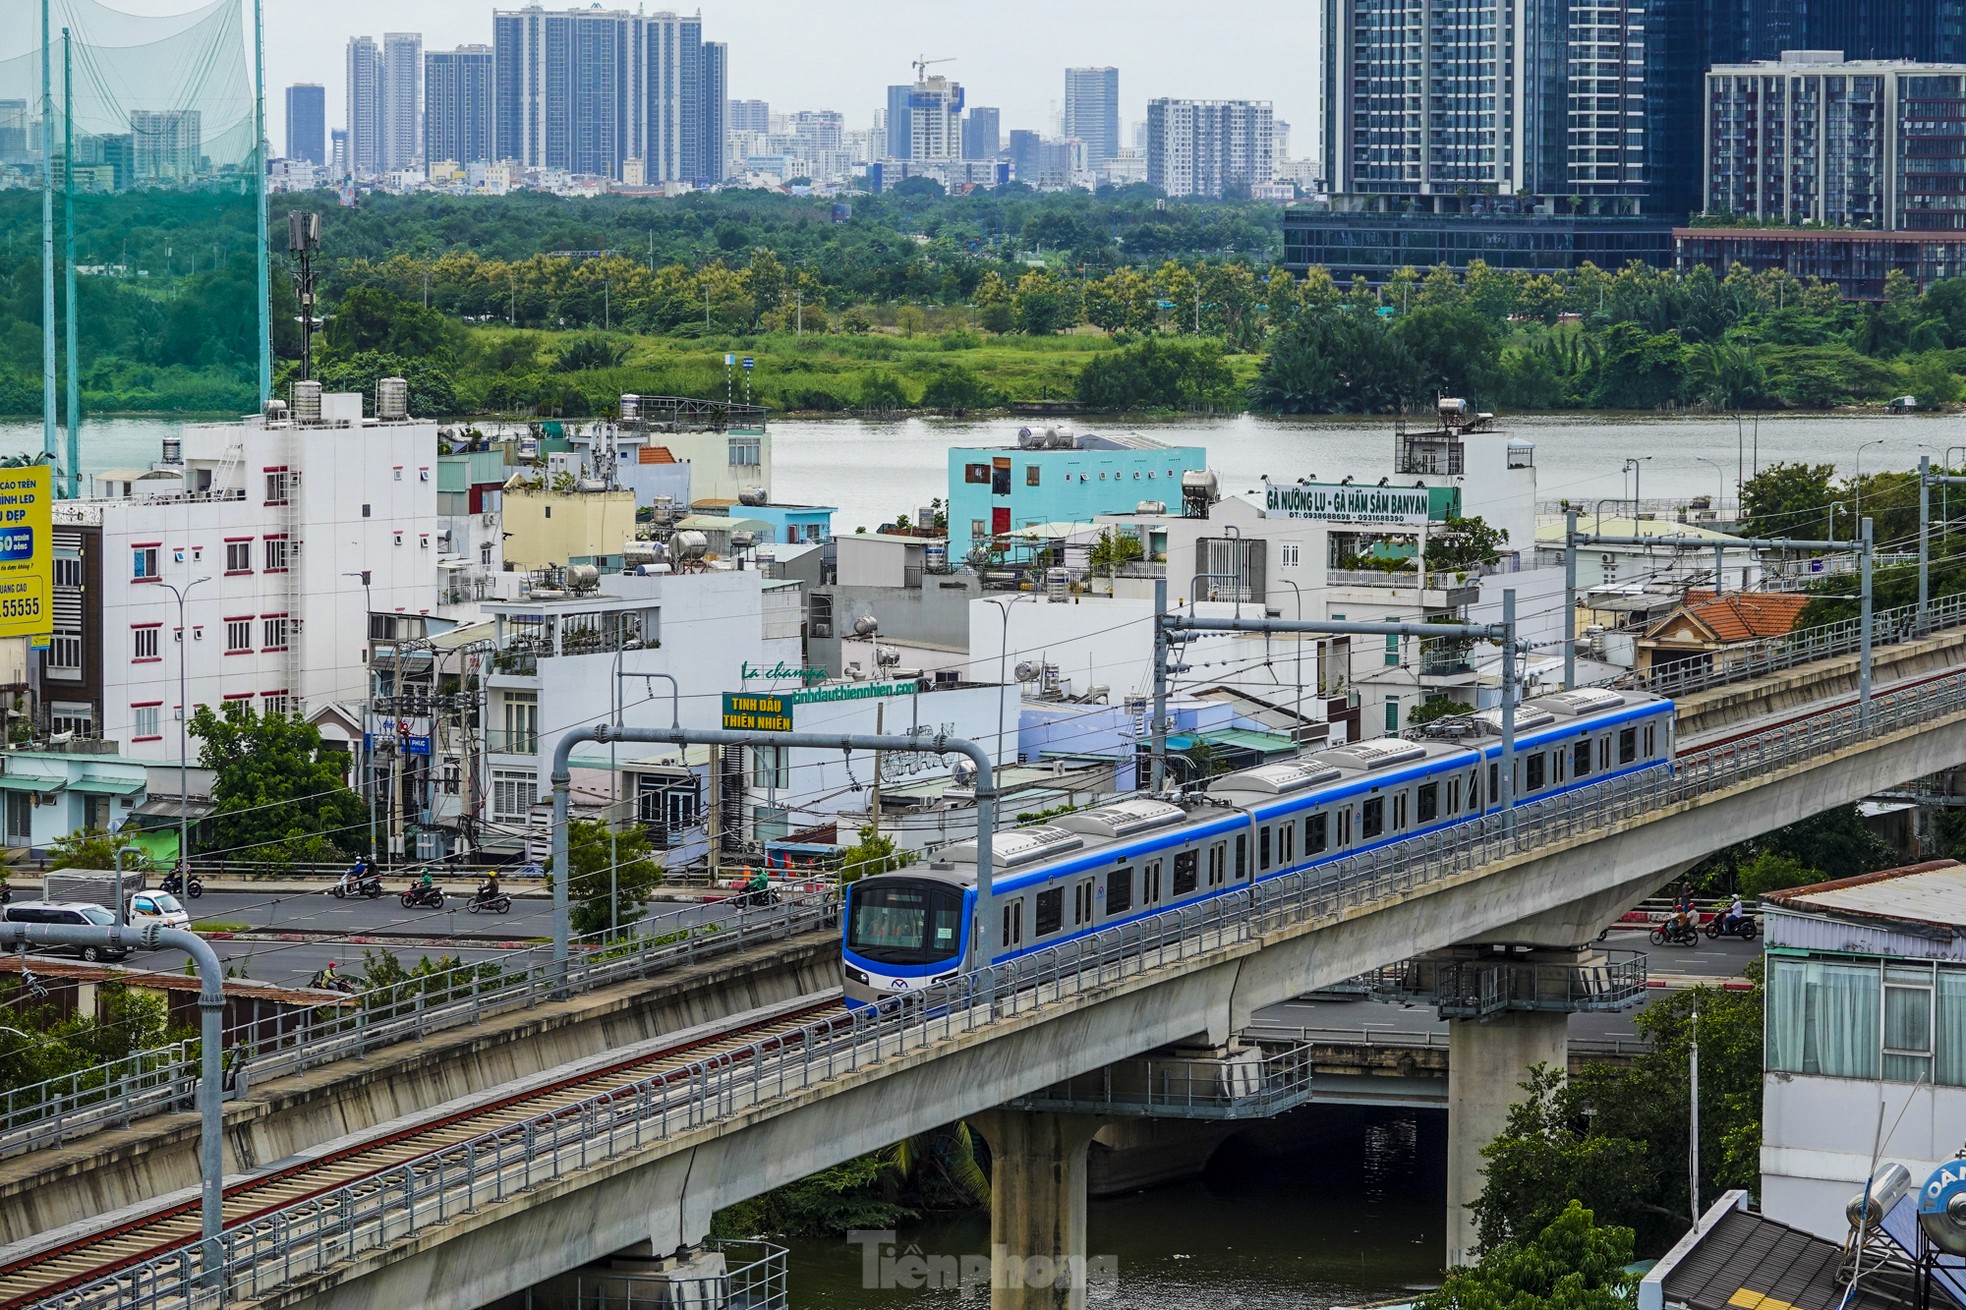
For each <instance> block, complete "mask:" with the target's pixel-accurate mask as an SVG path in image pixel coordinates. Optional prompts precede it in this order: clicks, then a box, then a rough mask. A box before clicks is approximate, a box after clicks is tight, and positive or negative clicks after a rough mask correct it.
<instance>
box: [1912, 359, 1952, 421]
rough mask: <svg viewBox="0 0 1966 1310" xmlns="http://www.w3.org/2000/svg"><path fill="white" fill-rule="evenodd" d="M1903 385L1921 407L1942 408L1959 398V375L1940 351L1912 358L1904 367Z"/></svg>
mask: <svg viewBox="0 0 1966 1310" xmlns="http://www.w3.org/2000/svg"><path fill="white" fill-rule="evenodd" d="M1905 385H1906V386H1907V387H1908V388H1909V389H1910V392H1911V394H1912V396H1914V397H1915V398H1916V399H1917V401H1918V405H1919V408H1921V409H1944V408H1945V407H1946V406H1948V405H1950V404H1952V403H1953V402H1954V401H1956V400H1958V399H1959V375H1958V374H1957V373H1955V372H1953V369H1952V361H1951V359H1949V358H1948V357H1947V356H1946V355H1945V354H1943V353H1942V352H1940V351H1936V350H1935V351H1932V352H1930V353H1929V354H1924V355H1920V356H1919V357H1918V358H1917V359H1915V360H1913V361H1912V362H1911V364H1910V366H1909V367H1908V368H1906V369H1905Z"/></svg>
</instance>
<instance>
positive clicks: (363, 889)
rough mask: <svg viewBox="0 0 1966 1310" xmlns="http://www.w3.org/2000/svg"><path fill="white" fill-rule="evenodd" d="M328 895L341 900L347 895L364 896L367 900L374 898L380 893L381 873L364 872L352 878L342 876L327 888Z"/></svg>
mask: <svg viewBox="0 0 1966 1310" xmlns="http://www.w3.org/2000/svg"><path fill="white" fill-rule="evenodd" d="M328 895H330V896H332V897H334V898H335V899H336V900H341V899H343V898H345V897H348V896H365V897H367V898H368V899H369V900H374V899H375V898H376V897H378V896H380V895H382V875H381V874H379V873H365V874H360V875H358V876H356V877H353V878H344V879H342V880H341V881H340V882H338V883H336V884H335V885H334V886H332V887H330V888H328Z"/></svg>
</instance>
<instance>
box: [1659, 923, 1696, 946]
mask: <svg viewBox="0 0 1966 1310" xmlns="http://www.w3.org/2000/svg"><path fill="white" fill-rule="evenodd" d="M1651 935H1652V944H1653V945H1654V946H1695V945H1698V944H1699V941H1700V930H1699V929H1698V928H1695V927H1693V926H1692V925H1691V924H1688V925H1686V926H1684V927H1681V926H1680V925H1679V924H1677V923H1673V922H1671V921H1670V920H1668V921H1667V922H1665V923H1662V924H1660V925H1659V926H1658V927H1656V928H1654V929H1653V930H1652V934H1651Z"/></svg>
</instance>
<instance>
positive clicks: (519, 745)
mask: <svg viewBox="0 0 1966 1310" xmlns="http://www.w3.org/2000/svg"><path fill="white" fill-rule="evenodd" d="M485 749H486V750H488V751H490V752H491V753H492V754H494V755H537V754H539V733H538V732H535V731H516V730H508V729H505V728H493V729H491V730H490V731H488V732H487V733H485Z"/></svg>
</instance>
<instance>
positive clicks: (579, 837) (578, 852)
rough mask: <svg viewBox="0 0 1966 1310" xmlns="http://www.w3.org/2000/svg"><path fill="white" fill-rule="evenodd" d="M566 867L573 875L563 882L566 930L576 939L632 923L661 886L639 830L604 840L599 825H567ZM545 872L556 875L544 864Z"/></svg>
mask: <svg viewBox="0 0 1966 1310" xmlns="http://www.w3.org/2000/svg"><path fill="white" fill-rule="evenodd" d="M567 865H568V867H569V868H571V869H572V870H573V875H572V877H571V878H569V879H568V881H567V900H568V902H569V903H570V904H571V905H572V907H573V909H572V914H571V917H570V920H569V926H570V927H571V928H572V929H573V931H574V932H575V933H576V934H578V933H589V932H600V931H601V930H602V929H604V928H614V927H618V926H619V925H621V924H624V923H633V922H635V920H637V919H639V918H641V917H642V907H643V906H645V905H647V904H648V902H649V894H650V893H651V892H652V891H654V890H655V887H656V885H657V884H658V883H660V882H661V881H662V866H661V865H660V864H658V863H657V862H656V859H655V850H654V848H653V847H652V846H651V845H650V844H649V838H648V833H647V832H646V831H644V830H643V829H642V828H641V826H640V825H630V826H628V827H626V828H623V829H621V830H619V831H617V832H615V833H614V834H613V837H612V839H610V836H609V831H608V825H607V824H606V823H605V822H603V821H601V820H600V819H570V820H568V821H567ZM610 868H612V869H613V870H614V876H613V878H612V879H610V878H609V876H608V870H609V869H610ZM546 871H547V872H548V873H550V874H554V875H555V876H557V874H558V871H557V870H555V869H554V868H553V864H552V861H551V860H550V859H549V860H548V861H547V865H546Z"/></svg>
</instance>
